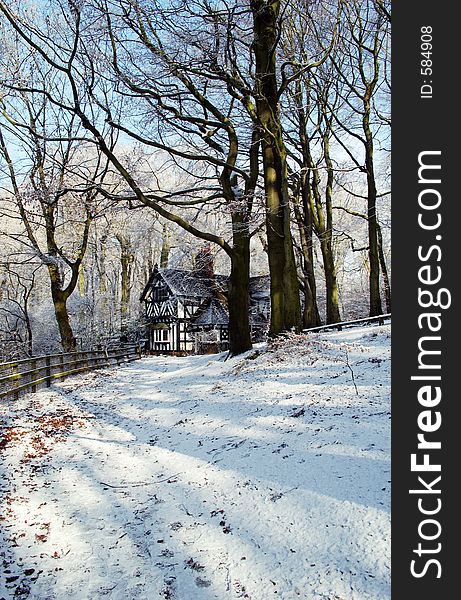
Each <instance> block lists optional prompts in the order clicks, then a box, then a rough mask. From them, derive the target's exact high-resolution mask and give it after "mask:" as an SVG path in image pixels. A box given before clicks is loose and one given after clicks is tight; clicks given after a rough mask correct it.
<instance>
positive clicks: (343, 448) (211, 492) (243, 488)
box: [0, 326, 390, 600]
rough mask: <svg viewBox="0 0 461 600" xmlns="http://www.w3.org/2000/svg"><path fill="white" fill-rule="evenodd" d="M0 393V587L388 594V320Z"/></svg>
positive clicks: (206, 599) (63, 592) (286, 597)
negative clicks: (230, 354) (230, 353)
mask: <svg viewBox="0 0 461 600" xmlns="http://www.w3.org/2000/svg"><path fill="white" fill-rule="evenodd" d="M224 358H225V354H221V355H215V356H193V357H187V358H174V357H152V358H146V359H143V360H142V361H138V362H134V363H131V364H130V365H128V366H125V367H121V368H118V369H107V370H105V371H98V372H94V373H89V374H86V375H82V376H78V377H73V378H70V379H67V380H66V381H64V382H62V383H60V384H57V385H55V386H53V387H51V388H49V389H48V390H42V391H40V392H38V393H36V394H29V395H27V396H24V397H23V398H21V399H20V400H19V401H16V402H13V401H11V402H9V403H8V404H5V403H3V404H2V406H1V407H0V408H1V411H2V417H1V430H0V457H1V462H0V469H1V471H0V474H1V490H0V501H1V515H0V530H1V534H0V548H1V549H0V557H1V559H2V566H1V570H0V578H1V583H0V598H5V599H8V600H9V599H13V598H14V599H18V598H31V599H32V598H35V599H40V600H51V599H59V600H68V599H75V600H76V599H82V600H86V599H91V600H95V599H100V598H106V597H107V598H110V599H113V600H153V599H157V598H160V599H172V600H195V599H197V600H211V599H219V600H227V599H229V600H231V599H236V598H248V599H252V600H267V599H270V598H282V599H283V600H291V599H298V598H303V599H308V600H311V599H312V600H315V599H324V600H368V599H369V600H381V599H386V598H390V571H389V569H390V398H389V396H390V394H389V385H390V327H389V326H383V327H373V328H371V327H370V328H366V327H364V328H355V329H350V330H347V331H344V332H341V333H338V332H335V333H323V334H310V336H309V337H308V338H306V337H304V338H303V337H302V336H301V337H300V338H294V339H292V340H290V341H288V342H283V343H282V342H277V344H276V345H273V346H272V347H269V348H266V347H265V346H260V347H258V348H257V349H256V350H254V351H252V352H250V353H247V354H246V355H244V356H243V357H237V358H233V359H230V360H227V361H225V360H224Z"/></svg>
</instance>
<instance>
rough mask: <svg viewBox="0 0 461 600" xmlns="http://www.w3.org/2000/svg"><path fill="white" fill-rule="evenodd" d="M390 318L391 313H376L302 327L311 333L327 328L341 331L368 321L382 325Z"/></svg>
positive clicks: (365, 323) (304, 331)
mask: <svg viewBox="0 0 461 600" xmlns="http://www.w3.org/2000/svg"><path fill="white" fill-rule="evenodd" d="M390 320H391V313H387V314H386V315H378V316H377V317H365V319H356V320H355V321H342V322H341V323H330V324H329V325H320V327H311V328H310V329H303V333H311V332H316V331H328V330H329V329H337V330H338V331H341V330H342V329H344V328H347V327H356V326H358V325H367V324H368V323H372V324H376V325H384V323H385V321H390Z"/></svg>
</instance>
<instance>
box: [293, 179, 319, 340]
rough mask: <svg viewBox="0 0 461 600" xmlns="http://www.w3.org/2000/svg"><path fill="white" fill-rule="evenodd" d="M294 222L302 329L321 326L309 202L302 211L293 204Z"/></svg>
mask: <svg viewBox="0 0 461 600" xmlns="http://www.w3.org/2000/svg"><path fill="white" fill-rule="evenodd" d="M304 179H308V177H307V178H306V177H305V176H304V174H303V181H302V183H301V185H302V188H301V190H302V192H301V193H302V195H303V197H304V195H305V194H306V193H307V192H306V181H304ZM294 211H295V216H296V221H297V223H298V229H299V238H300V241H301V261H300V262H301V271H302V281H303V294H304V308H303V313H302V322H303V328H305V329H308V328H309V327H317V326H318V325H320V324H321V319H320V313H319V309H318V305H317V285H316V281H315V273H314V255H313V250H312V243H313V225H312V214H311V207H310V203H309V202H304V198H303V210H302V211H301V208H300V206H299V204H297V203H296V202H295V203H294Z"/></svg>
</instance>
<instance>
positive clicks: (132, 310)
mask: <svg viewBox="0 0 461 600" xmlns="http://www.w3.org/2000/svg"><path fill="white" fill-rule="evenodd" d="M390 27H391V14H390V3H389V2H387V0H187V1H186V0H37V1H35V2H32V1H29V0H25V1H24V0H0V216H1V225H0V240H1V242H0V354H1V359H2V360H3V361H7V360H11V359H13V358H16V357H19V358H24V357H27V356H34V355H39V354H45V353H50V352H60V351H64V352H70V351H73V350H75V349H76V348H91V347H93V346H95V345H96V344H103V343H106V342H107V340H109V339H112V338H117V337H119V338H120V336H126V337H127V338H128V339H132V340H136V339H139V338H140V337H142V335H143V328H144V327H145V323H144V316H143V311H142V306H141V304H140V301H139V297H140V293H141V291H142V289H143V287H144V285H145V284H146V281H147V280H148V278H149V274H150V273H151V272H152V269H153V268H154V265H155V264H158V265H160V266H161V267H163V268H165V267H174V268H178V269H184V270H191V269H193V268H194V256H196V254H197V252H199V251H200V248H202V247H203V245H204V244H210V247H211V248H212V253H213V256H214V264H215V270H216V272H217V273H222V274H225V275H228V276H229V286H228V296H227V303H228V312H229V349H230V353H231V354H233V355H237V354H240V353H242V352H245V351H247V350H248V349H250V348H251V345H252V342H251V332H250V322H249V300H248V298H249V278H250V276H251V275H262V274H268V275H269V276H270V309H271V310H270V326H269V330H268V335H270V336H278V335H280V334H283V333H285V332H289V331H295V332H300V331H301V330H302V329H306V328H309V327H315V326H318V325H320V324H322V323H335V322H339V321H341V320H345V319H352V318H360V317H365V316H368V315H369V316H376V315H380V314H383V313H390V312H391V283H390V281H391V272H390V128H391V119H390V89H391V81H390Z"/></svg>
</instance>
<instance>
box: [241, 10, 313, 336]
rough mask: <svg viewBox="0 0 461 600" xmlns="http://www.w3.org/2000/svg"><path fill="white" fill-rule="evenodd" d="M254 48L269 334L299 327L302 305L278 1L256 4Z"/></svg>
mask: <svg viewBox="0 0 461 600" xmlns="http://www.w3.org/2000/svg"><path fill="white" fill-rule="evenodd" d="M250 5H251V10H252V14H253V31H254V41H253V49H254V54H255V66H256V96H257V101H256V112H257V117H258V121H259V125H260V135H261V142H262V156H263V176H264V187H265V194H266V231H267V248H268V258H269V271H270V278H271V291H270V293H271V322H270V335H278V334H280V333H282V332H283V331H288V330H291V329H294V330H295V331H300V329H301V306H300V299H299V284H298V276H297V272H296V262H295V255H294V249H293V240H292V237H291V230H290V204H289V195H288V173H287V162H286V160H287V157H286V149H285V145H284V142H283V138H282V126H281V120H280V106H279V98H278V86H277V77H276V52H275V48H276V46H277V43H278V26H279V24H278V19H279V14H280V2H279V1H269V2H266V1H264V0H255V1H252V2H251V3H250Z"/></svg>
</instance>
